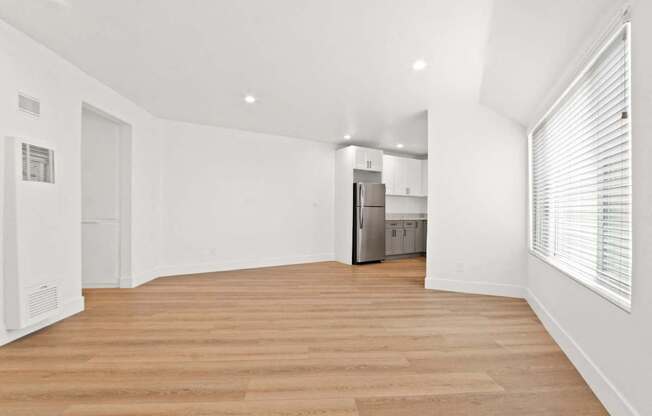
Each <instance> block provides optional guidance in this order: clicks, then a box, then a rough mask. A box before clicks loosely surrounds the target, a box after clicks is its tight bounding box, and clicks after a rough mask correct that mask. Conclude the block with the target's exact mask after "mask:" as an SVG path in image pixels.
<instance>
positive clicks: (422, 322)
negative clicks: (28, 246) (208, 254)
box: [0, 259, 607, 416]
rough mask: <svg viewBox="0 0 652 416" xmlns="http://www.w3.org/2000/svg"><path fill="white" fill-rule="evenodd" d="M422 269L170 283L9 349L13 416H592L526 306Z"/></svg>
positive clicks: (273, 273)
mask: <svg viewBox="0 0 652 416" xmlns="http://www.w3.org/2000/svg"><path fill="white" fill-rule="evenodd" d="M424 274H425V263H424V261H423V259H408V260H398V261H392V262H387V263H384V264H378V265H368V266H359V267H349V266H344V265H341V264H338V263H316V264H310V265H300V266H288V267H276V268H267V269H258V270H246V271H237V272H223V273H212V274H203V275H194V276H186V277H175V278H162V279H158V280H156V281H154V282H151V283H149V284H147V285H145V286H143V287H140V288H137V289H129V290H125V289H121V290H119V289H115V290H114V289H95V290H86V291H85V293H84V294H85V296H86V307H87V309H86V311H85V312H83V313H81V314H79V315H77V316H74V317H72V318H69V319H67V320H65V321H63V322H61V323H58V324H56V325H53V326H51V327H49V328H47V329H45V330H42V331H40V332H38V333H36V334H34V335H32V336H29V337H27V338H24V339H22V340H19V341H17V342H15V343H13V344H10V345H8V346H6V347H4V348H0V415H21V416H25V415H30V416H34V415H47V416H53V415H67V416H71V415H75V416H80V415H88V416H102V415H105V416H125V415H158V416H161V415H169V416H179V415H182V416H190V415H211V416H213V415H229V416H238V415H266V416H270V415H275V416H281V415H283V416H299V415H302V416H354V415H360V416H372V415H373V416H390V415H392V416H393V415H418V416H421V415H427V416H434V415H446V416H469V415H482V416H487V415H489V416H529V415H535V416H543V415H546V416H552V415H554V416H563V415H568V416H593V415H606V414H607V413H606V411H605V410H604V408H603V407H602V406H601V404H600V403H599V402H598V400H597V399H596V398H595V396H594V395H593V393H592V392H591V391H590V390H589V388H588V387H587V386H586V384H585V383H584V381H583V380H582V378H581V377H580V376H579V374H578V373H577V371H576V370H575V369H574V368H573V366H572V365H571V364H570V362H569V361H568V359H567V358H566V357H565V356H564V354H563V353H562V352H561V351H560V349H559V348H558V347H557V345H555V343H554V342H553V341H552V339H551V338H550V336H549V335H548V334H547V333H546V331H545V330H544V329H543V327H542V326H541V324H540V323H539V321H538V320H537V318H536V317H535V315H534V314H533V312H532V311H531V310H530V308H529V307H528V305H527V303H525V302H524V301H523V300H516V299H509V298H499V297H488V296H474V295H464V294H455V293H446V292H435V291H427V290H424V289H423V276H424Z"/></svg>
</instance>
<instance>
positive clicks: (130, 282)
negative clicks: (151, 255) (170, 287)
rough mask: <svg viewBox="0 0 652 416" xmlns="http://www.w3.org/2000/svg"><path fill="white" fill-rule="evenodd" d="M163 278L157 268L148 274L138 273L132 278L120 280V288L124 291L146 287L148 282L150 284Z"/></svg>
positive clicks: (147, 272)
mask: <svg viewBox="0 0 652 416" xmlns="http://www.w3.org/2000/svg"><path fill="white" fill-rule="evenodd" d="M159 277H161V275H160V273H159V269H158V268H155V269H152V270H149V271H146V272H141V273H136V274H133V275H132V276H130V277H122V278H120V288H122V289H133V288H135V287H138V286H140V285H144V284H145V283H147V282H150V281H152V280H154V279H157V278H159Z"/></svg>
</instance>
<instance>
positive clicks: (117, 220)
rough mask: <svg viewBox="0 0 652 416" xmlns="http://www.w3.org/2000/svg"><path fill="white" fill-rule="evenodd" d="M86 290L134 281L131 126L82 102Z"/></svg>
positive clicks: (83, 235)
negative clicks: (131, 236)
mask: <svg viewBox="0 0 652 416" xmlns="http://www.w3.org/2000/svg"><path fill="white" fill-rule="evenodd" d="M81 159H82V160H81V171H82V174H81V177H82V287H84V288H98V287H100V288H102V287H121V286H125V285H124V284H121V283H124V282H130V281H131V267H130V252H131V250H130V238H129V236H130V230H131V225H130V224H131V210H130V207H131V197H130V195H131V186H130V184H131V180H130V178H131V173H130V172H131V127H130V126H129V125H128V124H125V123H123V122H121V121H119V120H117V119H116V118H114V117H112V116H110V115H108V114H106V113H104V112H102V111H100V110H98V109H96V108H94V107H91V106H89V105H86V104H84V106H83V107H82V136H81Z"/></svg>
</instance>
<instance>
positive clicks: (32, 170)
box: [22, 143, 54, 183]
mask: <svg viewBox="0 0 652 416" xmlns="http://www.w3.org/2000/svg"><path fill="white" fill-rule="evenodd" d="M22 152H23V180H24V181H33V182H46V183H54V151H52V150H50V149H46V148H45V147H40V146H34V145H32V144H28V143H23V146H22Z"/></svg>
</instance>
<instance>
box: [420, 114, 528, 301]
mask: <svg viewBox="0 0 652 416" xmlns="http://www.w3.org/2000/svg"><path fill="white" fill-rule="evenodd" d="M428 114H429V117H428V160H429V162H428V259H427V270H426V273H427V278H426V288H428V289H440V290H451V291H461V292H468V293H483V294H493V295H501V296H514V297H523V295H524V292H523V286H524V285H525V281H526V278H525V273H526V267H525V254H526V212H525V211H524V210H523V204H524V203H525V201H526V200H527V199H526V194H527V175H524V172H527V141H526V139H525V129H524V128H523V127H522V126H520V125H519V124H517V123H515V122H513V121H511V120H508V119H506V118H505V117H503V116H500V115H498V114H496V113H494V112H493V111H491V110H490V109H488V108H486V107H484V106H482V105H479V104H475V103H446V105H441V106H439V107H437V108H431V109H429V111H428Z"/></svg>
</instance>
